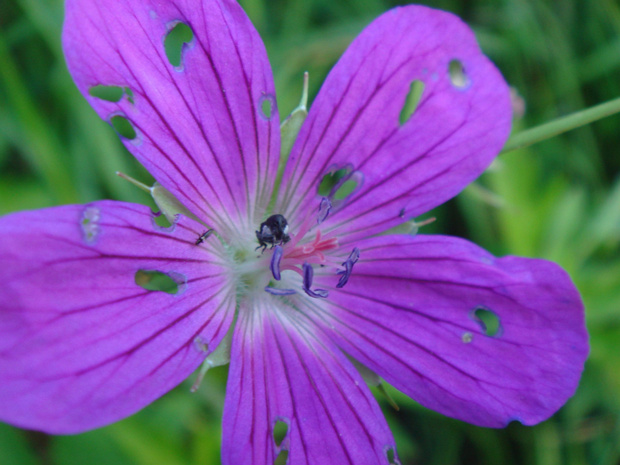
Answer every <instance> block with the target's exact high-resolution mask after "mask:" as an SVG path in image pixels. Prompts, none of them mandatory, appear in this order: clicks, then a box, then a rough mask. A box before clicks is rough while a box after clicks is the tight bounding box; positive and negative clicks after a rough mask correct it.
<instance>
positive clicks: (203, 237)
mask: <svg viewBox="0 0 620 465" xmlns="http://www.w3.org/2000/svg"><path fill="white" fill-rule="evenodd" d="M212 232H213V229H207V230H206V231H205V232H203V233H202V234H201V235H200V236H199V237H198V239H196V245H198V244H201V243H202V242H204V241H206V240H207V238H208V237H209V236H210V235H211V233H212Z"/></svg>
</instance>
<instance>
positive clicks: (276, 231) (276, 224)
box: [256, 215, 291, 252]
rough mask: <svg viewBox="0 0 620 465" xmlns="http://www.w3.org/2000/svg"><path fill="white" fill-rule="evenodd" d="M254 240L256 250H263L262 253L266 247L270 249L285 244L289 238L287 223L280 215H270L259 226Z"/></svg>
mask: <svg viewBox="0 0 620 465" xmlns="http://www.w3.org/2000/svg"><path fill="white" fill-rule="evenodd" d="M256 239H258V244H259V245H258V247H256V250H258V249H260V248H261V247H262V248H263V252H264V251H265V249H266V248H267V246H268V245H271V248H273V247H275V246H276V245H279V244H286V243H287V242H288V241H290V240H291V238H290V237H289V235H288V222H287V221H286V218H284V217H283V216H282V215H271V216H270V217H269V218H267V219H266V220H265V221H263V222H262V223H261V224H260V228H259V230H258V231H256Z"/></svg>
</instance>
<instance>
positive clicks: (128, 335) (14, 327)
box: [0, 201, 234, 433]
mask: <svg viewBox="0 0 620 465" xmlns="http://www.w3.org/2000/svg"><path fill="white" fill-rule="evenodd" d="M155 226H156V225H155ZM202 228H203V226H201V225H200V224H198V223H196V222H194V221H192V220H190V219H188V218H184V217H182V218H181V219H180V220H179V222H178V223H177V224H176V225H175V226H174V227H173V228H170V230H157V229H154V224H153V222H152V217H151V213H150V210H149V209H148V208H147V207H142V206H138V205H133V204H127V203H122V202H111V201H104V202H95V203H92V204H89V205H86V206H82V205H71V206H65V207H57V208H50V209H46V210H38V211H29V212H22V213H16V214H13V215H9V216H6V217H4V218H2V220H1V221H0V282H2V286H0V302H2V315H1V318H0V379H1V380H2V382H0V398H1V399H2V402H0V419H2V420H3V421H7V422H10V423H13V424H16V425H19V426H21V427H25V428H32V429H38V430H43V431H47V432H51V433H76V432H80V431H84V430H87V429H91V428H96V427H99V426H102V425H105V424H108V423H111V422H113V421H117V420H119V419H121V418H123V417H126V416H128V415H130V414H132V413H134V412H136V411H137V410H139V409H140V408H142V407H144V406H145V405H147V404H148V403H150V402H151V401H153V400H154V399H156V398H157V397H159V396H161V395H162V394H164V393H165V392H167V391H168V390H170V389H171V388H172V387H174V386H176V385H177V384H178V383H180V382H181V381H182V380H183V379H185V378H186V377H187V376H188V375H189V374H190V373H191V372H192V371H193V370H194V369H195V368H196V367H197V366H198V365H199V364H200V362H201V361H202V360H203V359H204V358H205V356H206V355H207V353H208V352H211V351H213V350H214V349H215V347H216V346H217V344H218V343H219V342H220V340H221V339H222V338H223V337H224V335H225V334H226V331H227V329H228V327H229V325H230V323H231V321H232V317H233V313H234V293H229V292H228V288H227V283H228V280H227V275H226V274H225V271H224V268H223V267H222V266H221V264H220V262H221V260H220V259H219V251H218V250H217V249H216V248H215V247H217V244H218V242H217V241H212V240H207V241H206V242H205V243H203V244H201V245H200V246H196V245H195V241H196V238H197V237H198V236H199V235H200V233H201V232H202ZM138 270H143V272H153V271H157V272H159V273H163V274H165V275H167V276H169V277H170V278H172V279H173V280H174V281H175V282H176V283H178V287H177V289H176V290H177V293H176V294H171V293H166V292H161V291H160V292H158V291H152V290H146V289H145V288H143V287H141V286H139V285H138V284H137V283H136V280H137V279H138V276H140V275H139V274H137V272H138ZM207 346H208V350H205V348H206V347H207Z"/></svg>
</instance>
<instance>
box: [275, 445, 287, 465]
mask: <svg viewBox="0 0 620 465" xmlns="http://www.w3.org/2000/svg"><path fill="white" fill-rule="evenodd" d="M287 463H288V451H287V450H286V449H283V450H281V451H280V453H279V454H278V456H277V457H276V459H275V460H274V461H273V465H286V464H287Z"/></svg>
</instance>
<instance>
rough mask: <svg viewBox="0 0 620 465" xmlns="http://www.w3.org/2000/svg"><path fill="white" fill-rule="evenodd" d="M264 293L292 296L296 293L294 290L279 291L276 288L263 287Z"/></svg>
mask: <svg viewBox="0 0 620 465" xmlns="http://www.w3.org/2000/svg"><path fill="white" fill-rule="evenodd" d="M265 292H269V293H270V294H273V295H293V294H296V293H297V291H296V290H295V289H279V288H277V287H269V286H267V287H265Z"/></svg>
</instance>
